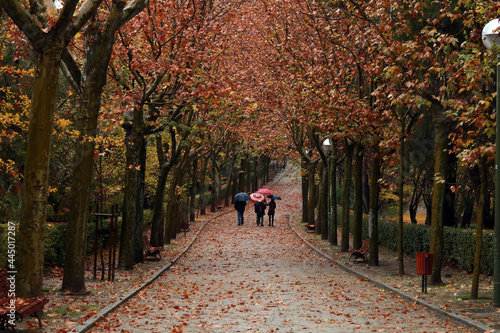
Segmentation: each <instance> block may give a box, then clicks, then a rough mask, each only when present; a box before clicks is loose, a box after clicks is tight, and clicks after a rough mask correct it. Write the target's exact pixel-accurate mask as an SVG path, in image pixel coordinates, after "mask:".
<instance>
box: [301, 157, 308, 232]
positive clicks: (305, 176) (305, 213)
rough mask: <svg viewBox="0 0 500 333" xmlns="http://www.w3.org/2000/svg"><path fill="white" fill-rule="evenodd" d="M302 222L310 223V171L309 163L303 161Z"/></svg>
mask: <svg viewBox="0 0 500 333" xmlns="http://www.w3.org/2000/svg"><path fill="white" fill-rule="evenodd" d="M301 181H302V222H304V223H309V220H308V218H309V213H308V204H307V203H308V201H309V200H308V199H307V198H308V197H309V169H308V168H307V163H306V161H305V160H302V178H301Z"/></svg>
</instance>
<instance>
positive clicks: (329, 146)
mask: <svg viewBox="0 0 500 333" xmlns="http://www.w3.org/2000/svg"><path fill="white" fill-rule="evenodd" d="M323 150H324V151H325V153H326V154H328V153H330V151H331V150H332V144H331V143H330V139H325V141H323Z"/></svg>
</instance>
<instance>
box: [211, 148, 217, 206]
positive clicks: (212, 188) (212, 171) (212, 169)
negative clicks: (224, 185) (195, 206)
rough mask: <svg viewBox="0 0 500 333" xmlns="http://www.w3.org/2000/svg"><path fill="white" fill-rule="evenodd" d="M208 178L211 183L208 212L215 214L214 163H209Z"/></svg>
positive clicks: (215, 172) (215, 184)
mask: <svg viewBox="0 0 500 333" xmlns="http://www.w3.org/2000/svg"><path fill="white" fill-rule="evenodd" d="M214 159H215V157H214ZM210 176H211V179H212V181H211V182H210V212H212V213H215V211H217V203H216V202H215V201H216V200H217V181H216V178H217V171H216V169H215V161H211V167H210Z"/></svg>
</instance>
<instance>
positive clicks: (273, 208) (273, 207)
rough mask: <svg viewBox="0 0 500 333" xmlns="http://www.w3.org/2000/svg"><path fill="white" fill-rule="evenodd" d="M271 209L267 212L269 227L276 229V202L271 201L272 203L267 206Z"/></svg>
mask: <svg viewBox="0 0 500 333" xmlns="http://www.w3.org/2000/svg"><path fill="white" fill-rule="evenodd" d="M267 205H268V206H269V209H268V210H267V215H269V226H270V227H274V212H275V211H276V201H274V199H271V201H270V202H269V203H268V204H267Z"/></svg>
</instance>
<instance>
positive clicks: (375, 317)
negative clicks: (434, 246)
mask: <svg viewBox="0 0 500 333" xmlns="http://www.w3.org/2000/svg"><path fill="white" fill-rule="evenodd" d="M272 189H273V191H274V192H275V193H277V194H278V195H280V196H281V197H282V198H283V200H281V201H278V207H277V215H276V221H275V226H274V227H269V226H267V216H266V220H265V222H266V223H265V226H264V227H258V226H257V225H256V221H255V214H254V213H253V211H252V208H253V207H251V206H252V205H251V204H250V205H249V206H247V207H248V208H247V211H246V212H245V223H244V225H243V226H238V225H237V221H236V213H234V214H233V213H230V214H226V215H223V216H221V217H220V218H217V219H216V220H214V221H212V222H210V223H209V224H208V225H207V226H206V227H205V228H204V230H203V231H202V232H201V234H200V235H199V237H198V239H197V240H196V242H195V243H194V244H193V246H192V248H191V249H190V250H189V251H188V252H187V253H186V254H185V255H184V256H183V257H182V258H181V259H180V260H179V261H178V262H177V263H176V265H175V266H173V267H172V268H171V269H170V270H169V271H168V272H167V273H166V274H164V275H162V276H161V277H160V278H159V279H158V280H157V281H156V282H155V283H153V284H152V285H151V286H150V287H148V288H146V289H145V290H143V291H142V292H140V293H139V294H138V296H137V297H135V298H133V299H132V300H131V301H129V302H127V303H126V304H125V305H124V306H123V307H121V308H120V309H119V311H117V312H115V313H113V314H112V315H110V316H109V317H108V318H106V319H104V320H103V321H102V322H101V323H99V324H98V327H95V328H94V329H92V330H91V332H107V331H118V332H401V331H406V332H439V331H441V332H465V331H467V329H466V328H464V327H460V326H457V325H454V324H451V323H449V322H447V321H446V320H445V319H443V318H441V317H437V316H436V315H434V314H433V313H431V312H429V311H428V310H427V309H425V308H423V307H421V306H419V305H416V304H412V303H409V302H407V301H404V300H403V299H402V298H401V297H399V296H396V295H395V294H393V293H391V292H388V291H385V290H382V289H380V288H377V287H375V286H373V285H372V284H371V283H369V282H367V281H366V280H363V279H360V278H357V277H353V276H351V275H349V274H347V273H346V272H345V271H343V270H341V269H340V268H338V267H337V266H336V265H334V264H333V263H331V262H329V261H327V260H326V259H324V258H321V257H319V256H318V255H316V254H315V253H313V252H312V251H311V250H310V248H309V247H308V246H306V245H305V244H304V243H303V242H302V241H301V240H300V239H299V238H298V237H297V236H296V235H295V234H294V233H293V231H292V230H291V229H290V228H289V227H288V223H287V222H288V221H287V220H288V217H289V216H290V215H291V213H293V212H295V211H297V209H298V208H299V207H300V186H299V185H298V184H296V183H295V182H294V181H293V179H290V178H282V180H281V181H280V182H279V183H278V184H277V185H275V186H274V187H273V188H272Z"/></svg>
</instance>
